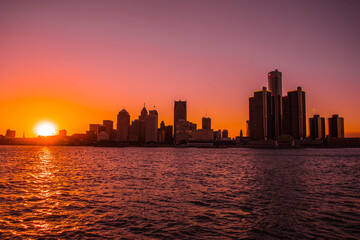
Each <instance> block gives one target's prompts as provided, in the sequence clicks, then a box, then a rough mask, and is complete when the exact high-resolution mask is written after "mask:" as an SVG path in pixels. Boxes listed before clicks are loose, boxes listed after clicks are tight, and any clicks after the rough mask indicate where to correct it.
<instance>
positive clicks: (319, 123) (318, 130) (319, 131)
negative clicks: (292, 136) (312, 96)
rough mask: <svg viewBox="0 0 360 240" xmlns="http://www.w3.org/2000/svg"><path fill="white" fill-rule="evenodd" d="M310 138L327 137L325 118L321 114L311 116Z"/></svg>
mask: <svg viewBox="0 0 360 240" xmlns="http://www.w3.org/2000/svg"><path fill="white" fill-rule="evenodd" d="M309 127H310V138H312V139H325V118H322V117H320V116H319V115H314V117H312V118H309Z"/></svg>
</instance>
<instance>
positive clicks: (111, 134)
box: [103, 120, 116, 141]
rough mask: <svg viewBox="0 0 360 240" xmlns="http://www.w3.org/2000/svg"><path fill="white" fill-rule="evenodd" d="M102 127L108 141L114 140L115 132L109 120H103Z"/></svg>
mask: <svg viewBox="0 0 360 240" xmlns="http://www.w3.org/2000/svg"><path fill="white" fill-rule="evenodd" d="M103 125H104V126H105V128H106V133H107V134H108V135H109V140H110V141H114V140H116V131H114V123H113V121H111V120H103Z"/></svg>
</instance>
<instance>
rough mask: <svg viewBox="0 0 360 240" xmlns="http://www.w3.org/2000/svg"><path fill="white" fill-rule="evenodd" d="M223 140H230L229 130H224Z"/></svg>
mask: <svg viewBox="0 0 360 240" xmlns="http://www.w3.org/2000/svg"><path fill="white" fill-rule="evenodd" d="M222 138H229V132H228V130H227V129H224V130H223V131H222Z"/></svg>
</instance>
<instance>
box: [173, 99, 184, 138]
mask: <svg viewBox="0 0 360 240" xmlns="http://www.w3.org/2000/svg"><path fill="white" fill-rule="evenodd" d="M179 120H184V121H185V122H186V121H187V119H186V101H181V100H179V101H175V102H174V138H175V140H176V130H177V129H178V128H177V123H178V121H179Z"/></svg>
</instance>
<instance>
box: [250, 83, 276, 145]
mask: <svg viewBox="0 0 360 240" xmlns="http://www.w3.org/2000/svg"><path fill="white" fill-rule="evenodd" d="M271 105H272V98H271V92H270V91H268V90H267V88H266V87H263V90H262V91H257V92H254V97H250V98H249V130H250V139H251V140H267V139H268V138H272V137H273V126H272V116H271Z"/></svg>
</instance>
